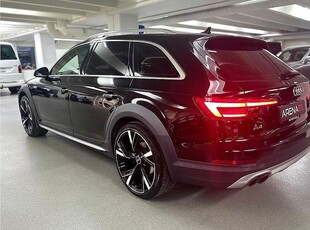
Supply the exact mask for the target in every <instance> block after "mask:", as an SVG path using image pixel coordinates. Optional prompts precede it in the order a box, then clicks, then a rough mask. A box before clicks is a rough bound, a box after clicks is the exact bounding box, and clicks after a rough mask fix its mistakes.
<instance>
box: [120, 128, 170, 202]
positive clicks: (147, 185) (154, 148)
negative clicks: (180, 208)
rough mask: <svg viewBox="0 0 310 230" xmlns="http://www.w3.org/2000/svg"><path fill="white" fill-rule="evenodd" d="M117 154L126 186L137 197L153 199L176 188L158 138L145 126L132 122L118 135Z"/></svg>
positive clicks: (121, 175)
mask: <svg viewBox="0 0 310 230" xmlns="http://www.w3.org/2000/svg"><path fill="white" fill-rule="evenodd" d="M114 153H115V159H116V166H117V169H118V173H119V175H120V177H121V179H122V181H123V183H124V184H125V186H126V187H127V189H128V190H129V191H130V192H132V193H133V194H135V195H136V196H138V197H140V198H143V199H149V198H152V197H154V196H158V195H160V194H162V193H164V192H166V191H168V190H169V189H170V188H171V187H172V186H173V185H174V182H172V181H171V179H170V176H169V173H168V170H167V166H166V163H165V160H164V158H163V156H162V153H161V151H160V148H159V147H158V144H157V143H156V141H155V137H154V136H153V135H152V134H151V132H150V130H148V129H147V128H146V127H145V126H144V125H143V124H142V123H140V122H130V123H128V125H125V126H124V127H123V128H122V129H121V130H120V131H119V132H118V134H117V137H116V141H115V145H114Z"/></svg>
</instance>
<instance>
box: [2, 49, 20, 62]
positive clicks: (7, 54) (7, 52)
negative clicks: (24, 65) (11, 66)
mask: <svg viewBox="0 0 310 230" xmlns="http://www.w3.org/2000/svg"><path fill="white" fill-rule="evenodd" d="M14 59H17V58H16V55H15V52H14V50H13V48H12V46H10V45H1V60H14Z"/></svg>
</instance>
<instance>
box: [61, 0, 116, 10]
mask: <svg viewBox="0 0 310 230" xmlns="http://www.w3.org/2000/svg"><path fill="white" fill-rule="evenodd" d="M60 1H61V2H71V3H75V4H76V3H77V4H83V5H91V6H99V7H113V8H114V7H117V6H118V3H117V1H116V0H87V1H85V0H60Z"/></svg>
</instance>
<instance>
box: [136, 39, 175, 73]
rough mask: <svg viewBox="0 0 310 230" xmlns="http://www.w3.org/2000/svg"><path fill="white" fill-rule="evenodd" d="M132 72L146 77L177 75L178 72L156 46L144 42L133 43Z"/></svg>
mask: <svg viewBox="0 0 310 230" xmlns="http://www.w3.org/2000/svg"><path fill="white" fill-rule="evenodd" d="M134 74H135V76H146V77H171V78H175V77H178V76H179V74H178V72H177V71H176V69H175V68H174V66H173V65H172V63H171V62H170V60H169V59H168V58H167V56H166V55H165V54H164V53H163V52H162V51H161V50H160V49H159V48H157V47H155V46H153V45H150V44H146V43H134Z"/></svg>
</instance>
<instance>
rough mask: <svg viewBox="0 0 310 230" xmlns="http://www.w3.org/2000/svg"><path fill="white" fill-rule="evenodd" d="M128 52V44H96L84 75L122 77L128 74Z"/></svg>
mask: <svg viewBox="0 0 310 230" xmlns="http://www.w3.org/2000/svg"><path fill="white" fill-rule="evenodd" d="M128 52H129V42H122V41H115V42H114V41H110V42H102V43H98V45H97V47H96V48H95V50H94V52H93V53H92V55H91V57H90V60H89V62H88V66H87V68H86V71H85V73H86V74H91V75H116V76H124V75H126V74H127V73H128V60H129V59H128Z"/></svg>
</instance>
